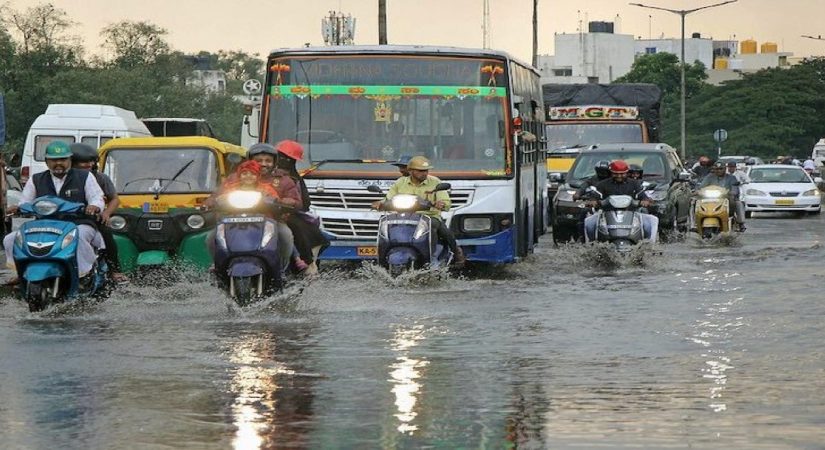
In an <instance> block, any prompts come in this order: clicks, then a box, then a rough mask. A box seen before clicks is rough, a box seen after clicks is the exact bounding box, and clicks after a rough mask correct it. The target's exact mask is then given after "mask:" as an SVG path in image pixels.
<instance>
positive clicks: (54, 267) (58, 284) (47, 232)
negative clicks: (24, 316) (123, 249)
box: [13, 196, 109, 312]
mask: <svg viewBox="0 0 825 450" xmlns="http://www.w3.org/2000/svg"><path fill="white" fill-rule="evenodd" d="M84 210H85V205H84V204H83V203H75V202H69V201H66V200H63V199H61V198H60V197H54V196H44V197H38V198H36V199H34V201H33V202H31V203H25V204H22V205H20V213H21V214H22V215H24V216H33V217H34V220H31V221H28V222H25V223H23V224H22V226H21V227H20V229H19V230H18V233H17V236H16V237H15V240H14V251H13V255H14V264H15V267H16V268H17V275H18V277H19V278H20V295H21V297H22V298H23V299H24V300H25V301H26V303H28V305H29V311H31V312H36V311H42V310H43V309H45V308H46V307H47V306H49V305H51V304H54V303H61V302H64V301H66V300H70V299H76V298H79V297H91V296H105V295H106V294H107V287H108V276H107V274H108V270H109V268H108V265H107V264H106V260H105V258H104V257H103V255H102V254H98V256H97V259H96V261H95V263H94V265H93V266H92V270H91V271H90V272H89V274H88V275H86V276H84V277H83V278H81V277H80V274H79V271H78V267H77V245H78V242H77V239H78V226H77V225H76V224H75V223H74V222H72V220H75V219H78V218H87V217H88V216H87V215H86V214H85V212H84Z"/></svg>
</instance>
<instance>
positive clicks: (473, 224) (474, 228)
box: [461, 217, 493, 233]
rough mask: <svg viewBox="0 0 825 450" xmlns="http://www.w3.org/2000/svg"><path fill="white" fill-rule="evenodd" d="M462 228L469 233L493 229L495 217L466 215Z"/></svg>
mask: <svg viewBox="0 0 825 450" xmlns="http://www.w3.org/2000/svg"><path fill="white" fill-rule="evenodd" d="M461 229H462V230H464V231H465V232H468V233H479V232H483V231H493V219H492V218H490V217H465V218H464V220H462V221H461Z"/></svg>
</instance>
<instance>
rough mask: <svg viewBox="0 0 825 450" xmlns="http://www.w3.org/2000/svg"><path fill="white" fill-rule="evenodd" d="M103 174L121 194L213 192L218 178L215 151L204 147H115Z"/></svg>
mask: <svg viewBox="0 0 825 450" xmlns="http://www.w3.org/2000/svg"><path fill="white" fill-rule="evenodd" d="M104 173H105V174H106V175H109V177H111V178H112V182H113V183H114V184H115V188H116V189H117V192H118V193H119V194H154V193H165V194H182V193H191V192H212V191H213V190H214V189H215V188H216V187H217V183H218V179H219V178H218V176H219V175H218V165H217V160H216V158H215V154H214V152H212V151H211V150H208V149H203V148H151V149H134V148H130V149H113V150H111V151H109V153H107V154H106V159H105V161H104Z"/></svg>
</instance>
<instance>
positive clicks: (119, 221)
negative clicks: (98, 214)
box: [109, 216, 126, 231]
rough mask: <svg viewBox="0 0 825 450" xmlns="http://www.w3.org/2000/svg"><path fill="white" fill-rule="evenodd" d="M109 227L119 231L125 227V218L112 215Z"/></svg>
mask: <svg viewBox="0 0 825 450" xmlns="http://www.w3.org/2000/svg"><path fill="white" fill-rule="evenodd" d="M109 228H111V229H113V230H115V231H121V230H123V229H125V228H126V218H125V217H123V216H112V217H111V218H110V219H109Z"/></svg>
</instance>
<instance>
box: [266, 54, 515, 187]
mask: <svg viewBox="0 0 825 450" xmlns="http://www.w3.org/2000/svg"><path fill="white" fill-rule="evenodd" d="M269 68H270V72H271V73H270V81H269V84H270V85H269V86H268V88H267V92H268V94H269V97H268V105H267V106H268V111H266V113H265V114H266V117H267V118H266V119H265V120H267V121H268V123H267V125H266V132H267V141H269V142H278V141H280V140H282V139H293V140H296V141H298V142H300V143H301V144H302V145H303V146H304V160H303V161H301V162H299V164H298V169H299V170H300V169H306V168H307V167H309V166H312V165H313V164H315V165H317V164H318V163H319V162H325V163H324V164H323V166H322V167H321V166H318V170H316V171H313V172H311V174H308V176H323V175H322V174H323V173H324V171H335V172H341V171H345V172H346V171H356V172H369V173H371V174H372V175H375V174H376V172H382V171H383V172H387V171H388V170H389V169H390V168H389V167H388V166H387V165H386V164H359V163H358V162H357V161H359V160H387V161H393V160H397V159H398V158H399V157H401V156H402V155H410V156H415V155H423V156H426V157H427V158H429V159H430V160H431V161H432V162H433V165H434V167H435V171H437V172H452V173H457V175H458V176H461V175H462V174H464V175H473V176H482V177H483V176H503V175H504V174H505V164H506V162H507V160H508V158H507V156H506V139H505V136H506V127H505V117H506V116H505V111H506V105H507V95H506V92H507V91H506V89H505V86H507V81H506V77H505V74H504V72H505V70H506V64H505V63H504V61H503V60H496V59H484V58H470V57H439V56H424V57H421V56H416V57H411V56H406V55H393V56H380V55H366V56H362V55H346V56H343V55H335V56H330V57H317V56H315V57H304V56H300V57H299V56H290V57H275V58H273V59H271V60H270V62H269ZM331 160H338V161H337V162H336V161H331ZM341 160H346V161H351V162H341ZM393 173H394V171H393ZM387 175H388V176H389V175H391V174H389V173H388V174H387Z"/></svg>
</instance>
